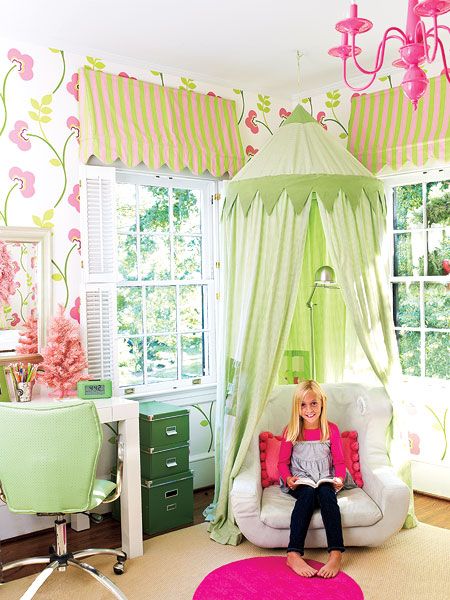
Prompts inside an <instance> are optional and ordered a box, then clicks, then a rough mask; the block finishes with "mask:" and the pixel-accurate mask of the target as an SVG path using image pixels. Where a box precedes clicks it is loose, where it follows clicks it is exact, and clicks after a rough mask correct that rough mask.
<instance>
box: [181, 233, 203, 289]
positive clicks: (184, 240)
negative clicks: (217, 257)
mask: <svg viewBox="0 0 450 600" xmlns="http://www.w3.org/2000/svg"><path fill="white" fill-rule="evenodd" d="M174 250H175V252H174V254H175V277H176V278H177V279H200V278H201V276H202V255H201V238H200V237H198V236H195V237H194V236H181V235H177V236H175V249H174Z"/></svg>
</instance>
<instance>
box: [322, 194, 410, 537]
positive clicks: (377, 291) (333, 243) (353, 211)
mask: <svg viewBox="0 0 450 600" xmlns="http://www.w3.org/2000/svg"><path fill="white" fill-rule="evenodd" d="M319 210H320V214H321V217H322V223H323V227H324V231H325V236H326V239H327V241H328V249H329V252H330V257H331V261H332V264H333V266H334V268H335V270H336V280H337V281H338V283H339V285H340V287H341V290H342V295H343V297H344V301H345V305H346V308H347V314H348V317H349V318H350V319H351V320H352V322H353V325H354V328H355V331H356V334H357V336H358V340H359V342H360V344H361V346H362V348H363V349H364V352H365V354H366V356H367V358H368V360H369V362H370V364H371V366H372V369H373V370H374V372H375V373H376V375H377V377H378V379H379V380H380V381H381V383H382V384H383V385H384V386H385V388H386V391H387V393H388V394H389V396H390V397H391V399H392V400H393V408H394V416H393V420H392V423H391V428H390V430H389V431H388V444H389V447H390V458H391V461H392V463H393V465H394V466H395V467H396V469H397V472H398V473H399V475H400V476H401V477H402V478H403V480H404V481H405V483H407V484H408V485H409V487H410V489H411V502H410V510H409V514H408V517H407V520H406V522H405V525H404V526H405V527H414V526H415V525H416V524H417V522H416V519H415V516H414V505H413V496H412V480H411V466H410V460H409V445H408V438H407V432H406V431H405V423H406V420H405V418H404V402H403V399H402V397H401V395H400V393H399V389H398V386H397V385H396V382H397V381H398V380H399V378H400V375H401V369H400V363H399V359H398V350H397V344H396V340H395V334H394V324H393V321H392V311H391V302H390V295H389V283H388V282H389V266H388V264H389V263H388V253H387V248H386V246H385V244H386V215H385V209H384V205H383V204H379V205H375V206H372V207H370V206H369V205H368V203H367V202H360V203H359V204H358V206H356V207H353V208H352V207H351V206H350V204H349V203H348V201H347V198H346V197H345V195H344V194H342V193H341V192H340V193H339V195H338V197H337V199H336V201H335V202H334V204H333V209H332V211H331V212H330V211H329V210H327V207H326V206H325V205H324V204H323V203H322V202H321V200H320V198H319Z"/></svg>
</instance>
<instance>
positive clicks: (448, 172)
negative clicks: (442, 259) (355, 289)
mask: <svg viewBox="0 0 450 600" xmlns="http://www.w3.org/2000/svg"><path fill="white" fill-rule="evenodd" d="M382 179H383V180H384V186H385V192H386V200H387V219H388V222H387V233H388V236H389V263H390V285H391V306H392V317H393V320H394V312H393V308H394V302H393V300H394V284H396V283H416V282H417V283H419V309H420V326H419V327H404V326H397V325H395V324H394V329H395V331H417V332H420V371H421V375H420V376H415V375H403V378H404V380H405V381H411V382H413V381H418V380H420V381H423V382H424V383H429V384H430V385H436V384H438V385H439V384H444V386H445V387H448V386H449V384H450V382H449V380H446V379H440V378H438V377H427V376H426V375H425V333H426V332H429V331H432V332H444V333H447V332H448V329H439V328H434V327H425V310H424V307H425V300H424V288H425V283H442V284H446V283H448V282H449V279H450V276H448V275H447V276H446V275H440V276H436V275H411V276H395V275H394V238H395V234H397V233H409V230H401V229H394V188H395V187H398V186H402V185H412V184H427V183H432V182H437V181H444V180H449V179H450V168H448V167H447V168H439V169H429V170H426V171H424V170H420V171H419V170H418V171H414V172H409V173H404V174H401V175H394V176H390V175H389V176H385V177H382ZM423 190H425V186H424V187H423ZM425 206H426V194H425V191H423V193H422V209H425ZM423 215H424V220H423V227H422V228H421V229H420V231H422V232H423V233H424V234H425V235H426V233H427V232H428V231H430V230H431V229H432V228H430V227H428V228H427V223H426V218H425V215H426V213H425V210H423ZM433 229H434V228H433ZM425 235H424V249H425V252H424V273H426V272H427V271H428V253H427V252H426V239H425Z"/></svg>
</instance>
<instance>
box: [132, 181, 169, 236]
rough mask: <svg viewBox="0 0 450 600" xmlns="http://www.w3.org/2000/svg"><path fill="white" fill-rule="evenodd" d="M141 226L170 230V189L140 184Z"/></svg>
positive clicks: (150, 229) (148, 228)
mask: <svg viewBox="0 0 450 600" xmlns="http://www.w3.org/2000/svg"><path fill="white" fill-rule="evenodd" d="M139 228H140V231H141V232H144V231H167V232H168V231H169V190H168V189H167V188H165V187H154V186H151V185H140V186H139Z"/></svg>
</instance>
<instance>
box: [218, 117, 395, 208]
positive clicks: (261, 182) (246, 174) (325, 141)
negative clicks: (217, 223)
mask: <svg viewBox="0 0 450 600" xmlns="http://www.w3.org/2000/svg"><path fill="white" fill-rule="evenodd" d="M284 192H286V194H287V196H288V198H289V200H290V201H291V202H292V203H293V205H294V210H295V212H296V213H299V212H301V211H302V210H303V207H304V206H305V203H306V201H307V200H308V198H309V197H310V196H311V194H312V193H313V192H314V193H315V194H316V195H317V196H318V197H320V198H321V200H322V202H323V203H324V205H325V206H327V208H328V210H331V207H332V205H333V202H334V201H335V200H336V198H337V197H338V194H339V193H340V192H343V193H344V194H345V195H346V197H347V198H348V200H349V202H350V204H351V205H352V206H353V207H356V206H357V205H358V203H359V202H361V201H366V200H368V202H369V203H370V204H371V205H372V204H373V205H376V206H378V205H379V204H380V203H381V204H382V205H383V207H384V208H385V201H384V189H383V185H382V183H381V182H380V181H378V180H377V179H376V178H375V177H374V176H373V175H372V174H371V173H370V171H368V170H367V169H366V168H365V167H364V166H363V165H361V163H360V162H359V161H358V160H356V158H355V157H354V156H352V155H351V154H350V152H348V151H347V150H346V149H345V148H343V147H342V145H341V144H340V143H339V142H338V141H337V140H335V139H334V138H332V137H331V136H330V135H329V134H327V133H326V131H325V130H324V129H323V127H322V126H321V125H320V124H319V123H318V122H317V121H316V120H315V119H313V118H312V117H311V116H310V115H309V113H307V112H306V111H305V109H304V108H303V107H302V106H297V108H296V109H295V110H294V111H293V113H292V114H291V116H290V117H289V118H288V119H286V121H285V122H284V124H283V125H282V126H281V127H280V129H279V130H278V131H277V133H276V135H274V136H273V137H272V138H271V139H270V140H269V142H268V143H267V144H266V145H265V146H264V147H263V148H262V150H260V152H258V154H257V155H256V156H255V157H253V158H252V159H251V161H249V162H248V163H247V164H246V165H245V166H244V167H243V168H242V169H241V171H239V173H238V174H237V175H236V176H235V177H234V178H233V180H232V181H230V182H229V184H228V187H227V190H226V198H225V203H224V208H223V210H224V215H227V214H229V212H230V210H231V208H232V206H233V205H234V203H235V202H236V201H238V202H239V203H240V204H241V206H242V209H243V211H244V213H247V211H248V210H249V207H250V205H251V203H252V202H253V200H254V198H255V196H256V195H257V194H258V195H259V197H260V198H261V200H262V202H263V204H264V207H265V209H266V210H267V212H268V213H269V214H270V213H271V212H272V210H273V208H274V206H275V204H276V203H277V202H278V200H279V199H280V198H281V197H282V195H283V193H284Z"/></svg>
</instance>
